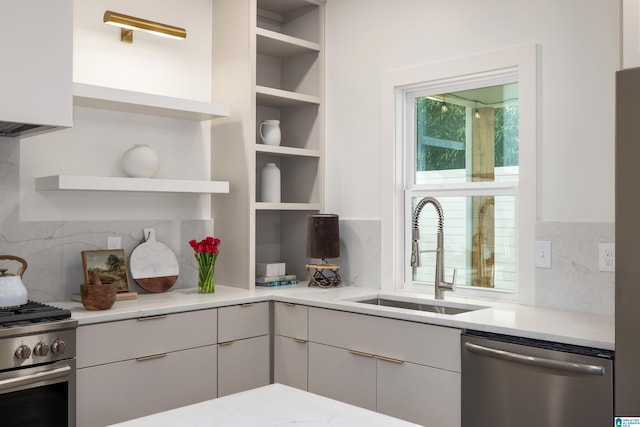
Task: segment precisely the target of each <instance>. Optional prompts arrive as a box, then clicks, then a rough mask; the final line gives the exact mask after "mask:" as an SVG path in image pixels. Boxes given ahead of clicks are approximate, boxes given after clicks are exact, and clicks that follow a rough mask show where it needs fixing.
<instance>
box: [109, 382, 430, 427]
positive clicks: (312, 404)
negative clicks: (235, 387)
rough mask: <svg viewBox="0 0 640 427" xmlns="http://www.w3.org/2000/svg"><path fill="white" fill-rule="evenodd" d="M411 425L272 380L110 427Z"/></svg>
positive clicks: (350, 426)
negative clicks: (272, 382) (268, 383)
mask: <svg viewBox="0 0 640 427" xmlns="http://www.w3.org/2000/svg"><path fill="white" fill-rule="evenodd" d="M290 424H291V425H293V424H295V425H297V426H306V427H311V426H336V427H337V426H344V427H356V426H363V427H365V426H366V427H375V426H380V427H383V426H384V427H395V426H397V427H410V426H417V424H411V423H409V422H406V421H402V420H399V419H397V418H392V417H389V416H386V415H382V414H378V413H376V412H373V411H369V410H367V409H363V408H359V407H357V406H353V405H349V404H347V403H343V402H338V401H337V400H333V399H329V398H326V397H323V396H319V395H317V394H313V393H308V392H306V391H302V390H298V389H295V388H292V387H288V386H285V385H282V384H271V385H268V386H264V387H259V388H256V389H253V390H248V391H243V392H240V393H236V394H232V395H229V396H224V397H219V398H217V399H213V400H207V401H205V402H200V403H195V404H193V405H188V406H183V407H182V408H177V409H172V410H169V411H166V412H160V413H158V414H154V415H149V416H146V417H142V418H138V419H135V420H130V421H125V422H123V423H119V424H114V425H113V426H112V427H115V426H117V427H147V426H149V427H152V426H153V427H164V426H166V427H173V426H192V427H198V426H203V427H204V426H207V427H208V426H212V425H220V426H260V427H269V426H283V425H290Z"/></svg>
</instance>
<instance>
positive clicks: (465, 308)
mask: <svg viewBox="0 0 640 427" xmlns="http://www.w3.org/2000/svg"><path fill="white" fill-rule="evenodd" d="M352 302H357V303H362V304H371V305H378V306H383V307H395V308H404V309H408V310H418V311H427V312H430V313H439V314H450V315H453V314H460V313H467V312H469V311H475V310H481V309H483V308H486V307H481V306H474V305H467V304H452V303H447V304H432V303H430V302H416V301H406V300H399V299H392V298H388V297H377V298H367V299H362V300H352Z"/></svg>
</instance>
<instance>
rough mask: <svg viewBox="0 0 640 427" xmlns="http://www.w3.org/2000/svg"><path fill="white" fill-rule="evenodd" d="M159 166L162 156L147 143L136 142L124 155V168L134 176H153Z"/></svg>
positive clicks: (128, 173)
mask: <svg viewBox="0 0 640 427" xmlns="http://www.w3.org/2000/svg"><path fill="white" fill-rule="evenodd" d="M159 168H160V157H158V153H156V152H155V150H154V149H153V148H151V147H149V146H148V145H147V144H136V145H134V146H133V147H131V148H130V149H128V150H127V151H126V152H125V153H124V155H123V156H122V169H123V170H124V172H125V173H126V174H127V175H129V176H130V177H132V178H151V177H153V176H154V175H155V174H156V173H157V172H158V169H159Z"/></svg>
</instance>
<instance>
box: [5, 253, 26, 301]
mask: <svg viewBox="0 0 640 427" xmlns="http://www.w3.org/2000/svg"><path fill="white" fill-rule="evenodd" d="M2 259H8V260H13V261H18V262H19V263H21V264H22V267H20V269H19V270H18V273H17V274H15V275H14V274H7V273H6V271H7V270H6V269H4V268H3V269H0V308H7V307H17V306H19V305H23V304H26V303H27V288H26V287H25V286H24V284H23V283H22V274H23V273H24V271H25V270H26V269H27V261H25V260H24V259H22V258H20V257H17V256H14V255H0V260H2Z"/></svg>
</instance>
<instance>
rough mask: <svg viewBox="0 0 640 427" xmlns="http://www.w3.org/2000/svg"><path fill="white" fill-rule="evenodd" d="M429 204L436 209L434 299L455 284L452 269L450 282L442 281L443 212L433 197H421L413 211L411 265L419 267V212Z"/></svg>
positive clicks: (438, 297) (453, 287) (452, 287)
mask: <svg viewBox="0 0 640 427" xmlns="http://www.w3.org/2000/svg"><path fill="white" fill-rule="evenodd" d="M427 204H431V205H433V207H434V208H435V209H436V212H437V213H438V235H437V247H436V250H435V252H436V277H435V282H434V287H435V296H436V299H443V298H444V291H454V290H455V285H454V282H455V280H456V271H455V270H453V280H452V281H451V282H445V281H444V233H443V231H442V230H443V227H444V214H443V212H442V206H441V205H440V202H438V200H436V199H435V198H433V197H428V196H427V197H423V198H422V199H421V200H420V201H419V202H418V204H417V205H416V208H415V209H414V211H413V218H412V221H411V222H412V231H411V239H412V240H413V241H412V243H411V267H413V268H415V267H419V266H420V253H421V252H420V250H419V248H418V240H419V239H420V230H419V224H420V213H421V212H422V208H424V206H425V205H427ZM422 252H434V251H422Z"/></svg>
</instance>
